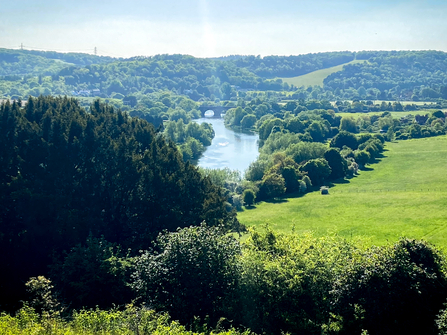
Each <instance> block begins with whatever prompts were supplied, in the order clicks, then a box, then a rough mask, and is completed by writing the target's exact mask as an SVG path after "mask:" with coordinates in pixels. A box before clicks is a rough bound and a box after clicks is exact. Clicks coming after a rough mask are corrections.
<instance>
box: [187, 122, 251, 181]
mask: <svg viewBox="0 0 447 335" xmlns="http://www.w3.org/2000/svg"><path fill="white" fill-rule="evenodd" d="M196 121H197V122H198V123H202V122H208V123H211V124H212V125H213V129H214V132H215V134H216V135H215V137H214V139H213V142H212V143H211V145H210V146H209V147H208V148H207V150H206V151H205V152H204V154H203V155H202V157H201V158H200V159H199V161H198V165H199V166H201V167H206V168H212V169H221V168H225V167H228V168H230V169H231V170H239V171H241V172H242V173H244V172H245V170H246V169H247V168H248V166H249V165H250V163H251V162H253V161H254V160H256V158H257V157H258V144H257V142H258V135H257V134H252V133H242V132H235V131H233V130H231V129H228V128H225V125H224V123H223V119H212V118H201V119H198V120H196Z"/></svg>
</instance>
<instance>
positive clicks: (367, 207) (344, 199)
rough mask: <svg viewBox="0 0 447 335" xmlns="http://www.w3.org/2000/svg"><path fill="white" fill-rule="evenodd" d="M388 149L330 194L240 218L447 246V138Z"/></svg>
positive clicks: (286, 228) (281, 227) (262, 206)
mask: <svg viewBox="0 0 447 335" xmlns="http://www.w3.org/2000/svg"><path fill="white" fill-rule="evenodd" d="M386 150H387V151H385V152H384V157H383V158H382V159H381V161H380V162H379V163H377V164H373V165H370V166H368V169H367V170H366V171H361V172H360V174H359V175H358V176H357V177H355V178H353V179H350V180H349V181H347V182H345V183H337V184H335V185H333V187H331V189H330V194H329V195H326V196H324V195H321V194H320V193H319V192H312V193H309V194H306V195H305V196H303V197H295V198H288V199H284V200H283V201H278V202H262V203H259V204H257V205H256V208H255V209H250V210H245V211H244V212H240V213H239V214H238V219H239V220H240V222H241V223H243V224H245V225H247V226H259V225H263V224H265V223H269V224H270V225H271V227H272V228H273V229H275V230H278V231H282V232H290V231H291V230H292V227H294V229H295V231H297V232H304V231H314V233H315V234H316V235H325V234H327V233H328V232H336V233H338V234H340V235H342V236H345V237H348V238H349V237H351V236H353V237H354V236H365V237H369V238H370V240H371V242H372V243H374V244H383V243H386V242H387V241H397V240H398V238H399V237H401V236H406V237H412V238H423V239H425V240H428V241H430V242H433V243H435V244H436V245H438V246H440V247H447V211H446V209H447V188H446V187H445V185H446V181H447V175H446V171H445V168H446V167H447V137H446V136H442V137H432V138H425V139H418V140H408V141H400V142H394V143H388V144H387V145H386Z"/></svg>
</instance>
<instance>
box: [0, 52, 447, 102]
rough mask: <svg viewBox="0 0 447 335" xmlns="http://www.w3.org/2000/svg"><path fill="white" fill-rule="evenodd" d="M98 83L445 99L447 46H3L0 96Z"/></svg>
mask: <svg viewBox="0 0 447 335" xmlns="http://www.w3.org/2000/svg"><path fill="white" fill-rule="evenodd" d="M43 77H46V78H43ZM49 77H51V78H49ZM303 86H304V87H303ZM308 86H313V88H312V89H308ZM93 90H95V92H96V93H95V94H96V95H95V96H98V95H100V96H102V97H104V98H106V97H114V96H115V95H116V94H118V95H117V96H118V99H122V98H123V96H126V95H136V96H137V99H142V97H144V96H146V95H147V94H152V93H156V92H166V91H170V92H172V93H173V94H178V95H186V96H188V97H189V98H191V99H192V100H194V101H207V102H215V101H216V100H217V101H221V100H233V101H237V100H238V98H246V93H247V92H262V91H264V92H265V91H269V92H270V93H269V94H270V96H271V94H272V92H276V93H275V94H274V95H275V96H276V98H277V99H279V100H281V99H283V98H284V97H285V95H286V92H288V93H287V94H288V95H289V96H290V92H292V95H291V97H292V98H293V99H304V100H306V99H325V100H337V99H344V100H355V99H359V100H407V101H408V100H411V101H419V100H424V101H427V100H436V99H438V98H443V99H447V53H445V52H441V51H362V52H349V51H343V52H322V53H314V54H304V55H296V56H265V57H261V56H253V55H251V56H242V55H230V56H226V57H218V58H196V57H193V56H189V55H179V54H177V55H156V56H150V57H145V56H139V57H132V58H127V59H123V58H119V59H118V58H111V57H102V56H94V55H88V54H80V53H71V54H70V53H69V54H64V53H57V52H52V51H32V50H8V49H0V98H19V97H22V98H26V97H28V96H29V95H32V96H38V95H40V94H44V95H49V94H55V95H65V94H71V92H80V91H82V92H83V94H85V95H86V96H91V95H89V94H91V92H93ZM89 92H90V93H89ZM98 92H99V93H98ZM74 95H76V94H74ZM168 107H169V106H168Z"/></svg>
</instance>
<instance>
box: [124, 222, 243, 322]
mask: <svg viewBox="0 0 447 335" xmlns="http://www.w3.org/2000/svg"><path fill="white" fill-rule="evenodd" d="M239 254H240V246H239V243H238V242H237V241H236V240H235V239H234V238H233V237H232V236H229V235H225V234H224V232H223V231H222V230H221V229H219V228H210V227H207V226H206V225H205V224H202V225H201V226H199V227H190V228H185V229H182V230H178V231H177V232H174V233H163V234H160V235H159V236H158V238H157V244H156V251H154V252H149V251H145V252H143V253H142V255H141V256H139V257H137V258H136V260H135V272H134V274H133V280H132V287H133V288H134V289H135V290H136V292H137V293H138V294H139V296H140V297H141V298H142V299H143V301H145V302H146V303H147V304H148V305H149V306H153V307H154V308H156V309H157V310H161V311H167V312H169V313H170V315H171V316H172V317H173V318H175V319H176V320H180V321H181V322H183V323H191V322H192V321H193V320H194V318H195V317H199V318H201V320H205V317H207V316H209V317H210V321H211V322H212V323H215V322H217V320H218V319H219V318H220V317H225V316H227V315H228V314H229V313H230V312H231V310H232V308H233V306H232V305H233V302H234V299H235V296H234V294H235V292H236V287H237V284H238V281H239V277H238V276H239V271H240V269H239V265H238V262H237V257H238V256H239Z"/></svg>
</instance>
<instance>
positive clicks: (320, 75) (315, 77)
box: [280, 60, 364, 87]
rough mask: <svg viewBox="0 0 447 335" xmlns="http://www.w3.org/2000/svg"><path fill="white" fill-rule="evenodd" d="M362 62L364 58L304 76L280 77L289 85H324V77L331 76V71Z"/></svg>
mask: <svg viewBox="0 0 447 335" xmlns="http://www.w3.org/2000/svg"><path fill="white" fill-rule="evenodd" d="M362 62H364V60H353V61H351V62H349V63H345V64H341V65H337V66H334V67H329V68H327V69H322V70H318V71H314V72H311V73H308V74H305V75H302V76H298V77H292V78H280V79H282V81H283V82H286V83H288V84H289V85H295V86H296V87H301V86H309V85H311V86H314V85H318V86H323V80H324V78H326V77H327V76H329V75H330V74H331V73H334V72H338V71H341V70H343V66H345V65H348V64H356V63H362Z"/></svg>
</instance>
